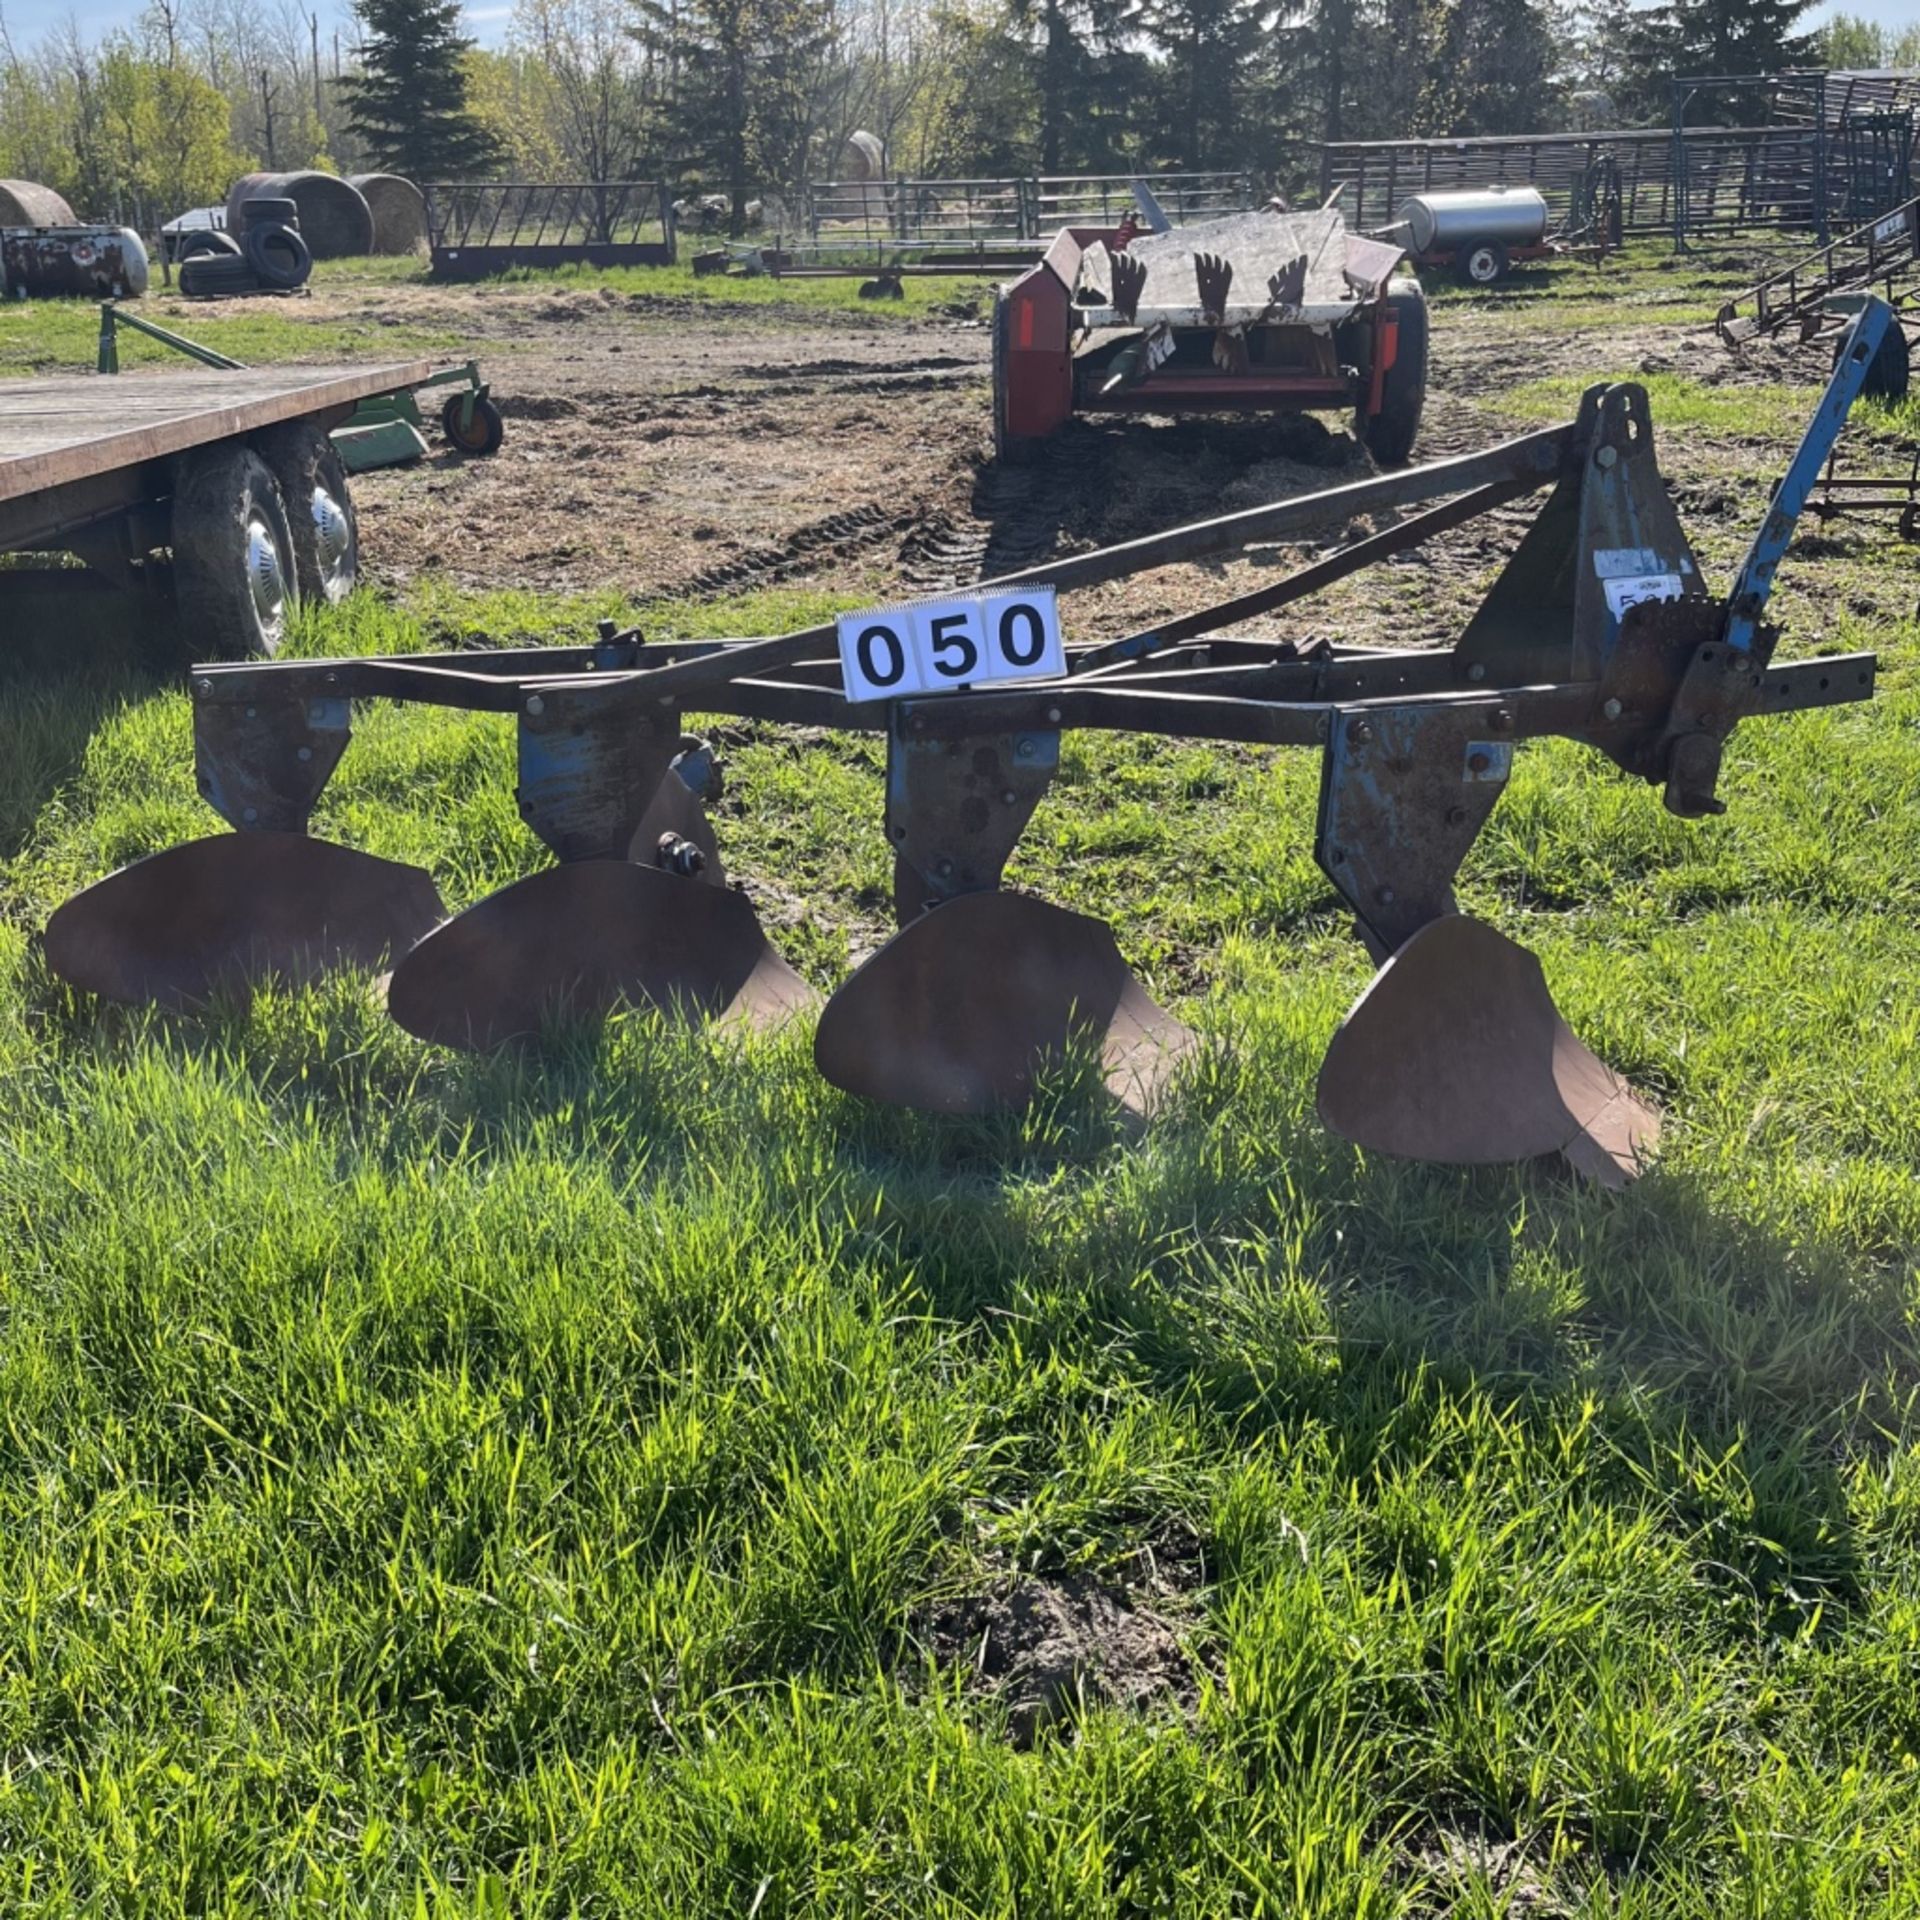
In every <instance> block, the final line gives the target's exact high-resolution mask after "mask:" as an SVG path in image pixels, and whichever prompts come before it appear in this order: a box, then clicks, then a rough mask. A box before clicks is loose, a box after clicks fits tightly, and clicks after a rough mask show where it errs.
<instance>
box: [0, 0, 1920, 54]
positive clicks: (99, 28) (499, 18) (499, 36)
mask: <svg viewBox="0 0 1920 1920" xmlns="http://www.w3.org/2000/svg"><path fill="white" fill-rule="evenodd" d="M300 4H302V5H304V6H306V7H308V8H309V9H311V8H314V7H317V8H318V10H319V13H320V25H321V31H322V33H323V34H325V35H328V36H331V34H332V32H333V29H334V27H335V26H336V25H338V26H340V27H341V28H342V29H343V31H344V29H345V26H346V22H347V19H348V17H349V9H348V8H347V7H346V6H344V5H342V4H340V0H300ZM140 8H141V0H0V18H4V19H5V21H6V23H7V29H8V31H9V32H10V33H11V34H12V36H13V38H14V41H15V44H16V45H21V46H25V45H27V44H28V43H30V42H32V41H33V40H36V39H38V38H39V36H40V35H41V34H42V33H44V32H45V31H46V30H47V29H48V28H49V27H52V26H56V25H58V24H59V23H60V22H61V21H62V20H65V19H66V18H67V17H68V16H69V15H71V16H73V17H74V18H75V19H77V20H78V21H79V22H80V27H81V31H82V32H83V33H85V34H87V35H88V36H89V37H90V38H91V37H93V36H94V35H97V34H100V33H104V32H106V31H107V30H108V29H109V28H111V27H115V26H130V25H131V24H132V23H133V22H134V21H135V20H137V19H138V18H139V17H140ZM511 11H512V9H511V7H510V6H508V5H506V4H504V0H475V4H472V5H469V6H468V8H467V21H468V28H469V31H470V32H471V33H472V34H473V36H474V38H475V39H476V40H479V41H480V42H481V43H482V44H483V45H489V46H491V45H497V44H498V43H499V42H500V41H501V40H503V39H504V38H505V37H506V28H507V16H508V14H509V13H510V12H511ZM1835 12H1841V13H1856V14H1859V15H1861V16H1863V17H1864V18H1866V19H1868V20H1878V21H1879V22H1880V23H1881V24H1882V25H1883V26H1887V27H1891V28H1893V29H1895V30H1896V31H1897V30H1898V29H1900V28H1902V27H1909V26H1912V25H1914V24H1915V23H1916V22H1920V0H1839V4H1837V5H1836V4H1835V0H1825V4H1823V5H1821V6H1818V7H1816V8H1814V10H1813V11H1812V12H1811V13H1809V14H1808V16H1807V18H1808V20H1809V21H1810V22H1815V23H1817V22H1819V21H1821V20H1824V19H1825V18H1826V17H1827V16H1828V15H1829V14H1831V13H1835Z"/></svg>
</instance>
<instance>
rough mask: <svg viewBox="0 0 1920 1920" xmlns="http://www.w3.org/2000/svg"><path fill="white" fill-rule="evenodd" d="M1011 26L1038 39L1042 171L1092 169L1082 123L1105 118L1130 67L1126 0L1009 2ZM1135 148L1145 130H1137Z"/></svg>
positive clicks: (1129, 16) (1129, 9)
mask: <svg viewBox="0 0 1920 1920" xmlns="http://www.w3.org/2000/svg"><path fill="white" fill-rule="evenodd" d="M1010 10H1011V14H1012V17H1013V19H1014V21H1015V22H1016V23H1017V24H1018V25H1019V26H1021V27H1023V28H1025V29H1026V30H1027V31H1028V32H1035V31H1037V32H1038V34H1039V38H1040V51H1039V63H1038V64H1039V86H1040V171H1041V172H1042V173H1043V174H1060V173H1064V172H1065V171H1066V170H1067V168H1068V167H1069V166H1089V165H1093V164H1096V163H1095V162H1094V161H1092V160H1091V159H1090V158H1089V155H1088V151H1087V149H1088V145H1089V144H1090V143H1089V142H1088V141H1086V140H1085V139H1084V138H1081V137H1079V136H1080V134H1081V130H1082V124H1083V122H1085V121H1087V120H1092V119H1097V118H1101V117H1103V116H1108V115H1110V113H1111V110H1112V108H1113V107H1114V106H1115V105H1117V104H1118V102H1117V101H1116V99H1115V98H1114V97H1113V96H1114V92H1115V87H1116V84H1118V83H1119V82H1121V80H1122V79H1123V76H1124V75H1125V74H1126V72H1127V71H1128V70H1129V68H1130V65H1131V63H1129V62H1128V61H1127V60H1125V59H1124V57H1122V55H1121V42H1122V40H1123V39H1124V37H1125V35H1126V32H1127V29H1128V27H1129V25H1131V24H1132V17H1133V9H1132V7H1131V5H1130V3H1129V0H1011V9H1010ZM1133 131H1134V135H1135V138H1134V141H1133V142H1132V143H1130V144H1132V145H1134V146H1136V147H1137V146H1138V144H1139V135H1140V133H1141V132H1142V131H1143V129H1140V128H1137V127H1136V128H1135V129H1134V130H1133Z"/></svg>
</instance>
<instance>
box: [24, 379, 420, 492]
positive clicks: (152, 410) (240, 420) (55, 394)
mask: <svg viewBox="0 0 1920 1920" xmlns="http://www.w3.org/2000/svg"><path fill="white" fill-rule="evenodd" d="M432 371H433V366H432V362H431V361H427V360H400V361H393V362H390V363H389V364H387V365H385V366H378V367H242V368H235V369H232V370H229V369H226V368H214V367H205V368H202V367H184V368H172V367H169V368H166V369H163V370H159V371H156V372H153V373H126V374H119V375H114V376H107V375H102V374H94V373H79V374H54V375H52V376H50V377H48V378H46V379H40V380H0V501H4V500H17V499H21V498H23V497H24V496H25V495H28V494H31V493H37V492H38V491H40V490H41V489H42V488H44V487H58V486H63V485H65V484H67V483H68V482H70V481H74V480H85V479H88V478H90V477H92V476H93V475H96V474H102V473H108V472H111V471H113V470H114V469H116V468H119V467H128V466H135V465H138V464H139V463H140V462H142V461H146V460H158V459H162V458H164V457H165V456H166V455H168V454H174V453H183V452H185V451H186V450H187V449H188V448H189V447H201V446H206V445H207V444H208V443H209V442H211V441H214V440H226V439H231V438H232V437H233V436H234V435H236V434H243V433H251V432H254V431H255V430H256V429H258V428H261V427H271V426H278V425H279V424H280V423H281V422H282V421H285V420H299V419H304V418H306V417H307V416H309V415H312V414H323V413H330V412H332V411H334V410H335V409H345V408H349V407H352V406H353V405H354V404H355V403H356V402H358V401H361V400H364V399H366V398H367V396H368V395H370V394H375V393H391V392H393V391H394V389H396V388H398V387H409V386H413V385H415V384H416V383H417V382H419V381H421V380H424V379H425V378H426V377H427V375H428V374H429V373H431V372H432Z"/></svg>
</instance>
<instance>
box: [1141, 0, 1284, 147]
mask: <svg viewBox="0 0 1920 1920" xmlns="http://www.w3.org/2000/svg"><path fill="white" fill-rule="evenodd" d="M1140 26H1141V30H1142V32H1143V33H1144V34H1145V37H1146V39H1147V41H1148V43H1149V44H1150V45H1151V46H1152V47H1153V48H1154V50H1155V51H1156V52H1157V53H1158V54H1159V55H1160V63H1159V71H1158V73H1157V74H1156V76H1155V79H1156V82H1157V85H1156V89H1155V90H1156V92H1157V93H1158V94H1159V96H1160V113H1159V115H1158V119H1159V122H1160V132H1159V143H1158V144H1159V146H1160V149H1161V154H1162V155H1163V156H1164V157H1165V158H1166V159H1168V160H1171V161H1174V162H1175V163H1176V164H1177V165H1179V166H1181V167H1185V168H1189V169H1200V168H1225V167H1238V166H1244V165H1248V164H1250V163H1252V162H1253V161H1254V160H1255V159H1256V158H1264V157H1265V156H1256V155H1255V154H1253V153H1252V152H1250V151H1249V143H1250V142H1251V141H1253V140H1255V139H1257V137H1258V133H1257V130H1256V129H1255V128H1254V127H1252V126H1250V125H1249V124H1248V120H1249V116H1248V113H1247V107H1248V88H1247V83H1246V82H1247V73H1248V69H1249V66H1250V64H1251V62H1252V58H1253V54H1254V51H1255V49H1256V48H1257V47H1258V45H1259V42H1260V37H1261V19H1260V16H1259V14H1258V13H1257V12H1255V11H1254V9H1253V7H1252V6H1250V5H1249V4H1248V0H1148V5H1147V7H1146V9H1145V11H1144V14H1143V16H1142V18H1141V22H1140Z"/></svg>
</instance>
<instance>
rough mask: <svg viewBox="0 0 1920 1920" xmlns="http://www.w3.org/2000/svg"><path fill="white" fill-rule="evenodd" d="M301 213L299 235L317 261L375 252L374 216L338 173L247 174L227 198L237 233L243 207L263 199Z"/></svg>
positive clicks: (230, 225)
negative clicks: (286, 203) (288, 203)
mask: <svg viewBox="0 0 1920 1920" xmlns="http://www.w3.org/2000/svg"><path fill="white" fill-rule="evenodd" d="M263 195H264V196H265V197H267V198H268V199H273V200H291V201H292V202H293V203H294V205H295V206H297V207H298V208H299V209H300V237H301V238H302V239H303V240H305V241H306V243H307V251H308V252H309V253H311V254H312V255H313V257H314V258H315V259H316V260H341V259H344V258H346V257H347V256H348V255H350V254H356V253H371V252H372V251H373V213H372V210H371V209H370V208H369V207H368V205H367V203H366V201H365V200H363V199H362V198H361V197H360V194H359V191H358V189H357V188H354V187H350V186H349V185H348V184H347V183H346V181H344V180H342V179H341V178H340V176H339V175H338V174H337V173H243V174H242V175H241V176H240V178H239V179H238V180H236V181H235V182H234V183H233V188H232V190H231V191H230V192H229V193H228V195H227V229H228V231H229V232H231V233H238V232H239V231H240V229H241V226H242V224H243V223H242V221H241V218H240V208H241V205H242V204H243V203H244V202H245V201H248V200H257V199H259V198H261V197H262V196H263Z"/></svg>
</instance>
